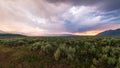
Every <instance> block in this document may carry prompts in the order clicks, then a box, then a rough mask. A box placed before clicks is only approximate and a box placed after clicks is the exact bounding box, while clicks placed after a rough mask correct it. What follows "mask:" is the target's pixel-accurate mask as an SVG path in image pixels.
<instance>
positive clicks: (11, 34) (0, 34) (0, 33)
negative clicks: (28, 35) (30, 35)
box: [0, 30, 24, 36]
mask: <svg viewBox="0 0 120 68" xmlns="http://www.w3.org/2000/svg"><path fill="white" fill-rule="evenodd" d="M0 36H24V35H21V34H13V33H7V32H4V31H2V30H0Z"/></svg>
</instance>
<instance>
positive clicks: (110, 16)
mask: <svg viewBox="0 0 120 68" xmlns="http://www.w3.org/2000/svg"><path fill="white" fill-rule="evenodd" d="M117 28H120V0H0V31H3V32H8V33H17V34H23V35H28V36H41V35H49V34H74V35H96V34H98V33H100V32H103V31H105V30H110V29H117Z"/></svg>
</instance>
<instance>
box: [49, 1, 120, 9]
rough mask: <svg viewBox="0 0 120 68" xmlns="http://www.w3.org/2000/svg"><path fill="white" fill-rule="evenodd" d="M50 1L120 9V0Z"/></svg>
mask: <svg viewBox="0 0 120 68" xmlns="http://www.w3.org/2000/svg"><path fill="white" fill-rule="evenodd" d="M47 1H48V2H50V3H55V4H60V3H66V4H71V5H74V6H81V5H85V6H96V7H98V10H105V11H112V10H117V9H120V0H47Z"/></svg>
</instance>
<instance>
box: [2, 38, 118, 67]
mask: <svg viewBox="0 0 120 68" xmlns="http://www.w3.org/2000/svg"><path fill="white" fill-rule="evenodd" d="M0 68H120V36H111V37H109V36H102V37H94V36H93V37H90V36H87V37H82V36H69V37H0Z"/></svg>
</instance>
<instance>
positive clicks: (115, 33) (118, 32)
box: [97, 28, 120, 36]
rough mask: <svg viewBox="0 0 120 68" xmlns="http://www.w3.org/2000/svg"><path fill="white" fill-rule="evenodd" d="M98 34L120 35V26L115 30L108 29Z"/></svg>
mask: <svg viewBox="0 0 120 68" xmlns="http://www.w3.org/2000/svg"><path fill="white" fill-rule="evenodd" d="M97 36H120V28H119V29H115V30H107V31H104V32H101V33H99V34H97Z"/></svg>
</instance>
